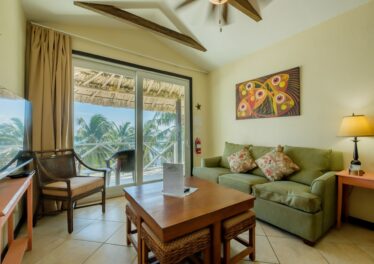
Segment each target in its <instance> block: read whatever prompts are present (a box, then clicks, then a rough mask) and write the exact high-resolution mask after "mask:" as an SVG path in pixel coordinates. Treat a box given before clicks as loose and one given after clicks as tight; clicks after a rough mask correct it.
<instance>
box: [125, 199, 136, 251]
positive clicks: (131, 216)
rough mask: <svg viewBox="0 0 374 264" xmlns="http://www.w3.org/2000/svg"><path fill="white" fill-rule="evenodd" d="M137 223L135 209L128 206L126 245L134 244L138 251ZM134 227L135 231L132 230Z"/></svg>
mask: <svg viewBox="0 0 374 264" xmlns="http://www.w3.org/2000/svg"><path fill="white" fill-rule="evenodd" d="M137 221H138V217H137V215H136V213H135V210H134V208H132V206H131V205H130V204H126V243H127V245H128V246H130V244H132V245H133V246H134V248H135V249H136V250H138V243H137V241H136V238H135V236H134V235H135V234H137V233H138V227H137ZM133 226H135V229H133V228H132V227H133Z"/></svg>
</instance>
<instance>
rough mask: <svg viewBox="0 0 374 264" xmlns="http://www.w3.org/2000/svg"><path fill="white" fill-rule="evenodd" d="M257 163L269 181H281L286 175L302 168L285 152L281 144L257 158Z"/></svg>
mask: <svg viewBox="0 0 374 264" xmlns="http://www.w3.org/2000/svg"><path fill="white" fill-rule="evenodd" d="M256 163H257V165H258V167H259V168H260V169H261V171H262V172H263V173H264V174H265V176H266V178H267V179H268V180H269V181H279V180H281V179H282V178H283V177H284V176H287V175H290V174H292V173H294V172H295V171H298V170H300V168H299V166H297V165H296V164H295V163H294V162H293V161H292V160H291V159H290V158H289V157H288V156H287V155H286V154H284V153H283V147H281V146H278V148H277V149H274V150H272V151H270V152H269V153H266V154H265V155H264V156H262V157H261V158H259V159H257V160H256Z"/></svg>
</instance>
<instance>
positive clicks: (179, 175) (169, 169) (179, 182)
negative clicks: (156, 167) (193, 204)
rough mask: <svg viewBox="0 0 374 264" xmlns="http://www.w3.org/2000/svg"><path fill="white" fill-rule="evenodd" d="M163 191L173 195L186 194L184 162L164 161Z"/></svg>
mask: <svg viewBox="0 0 374 264" xmlns="http://www.w3.org/2000/svg"><path fill="white" fill-rule="evenodd" d="M163 170H164V190H163V193H164V194H166V195H172V196H183V195H184V177H183V164H173V163H164V164H163Z"/></svg>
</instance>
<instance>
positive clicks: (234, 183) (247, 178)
mask: <svg viewBox="0 0 374 264" xmlns="http://www.w3.org/2000/svg"><path fill="white" fill-rule="evenodd" d="M266 182H269V181H268V180H267V179H266V178H265V177H261V176H256V175H251V174H240V173H232V174H224V175H221V176H219V178H218V183H219V184H221V185H223V186H226V187H230V188H233V189H236V190H239V191H242V192H245V193H252V186H253V185H255V184H261V183H266Z"/></svg>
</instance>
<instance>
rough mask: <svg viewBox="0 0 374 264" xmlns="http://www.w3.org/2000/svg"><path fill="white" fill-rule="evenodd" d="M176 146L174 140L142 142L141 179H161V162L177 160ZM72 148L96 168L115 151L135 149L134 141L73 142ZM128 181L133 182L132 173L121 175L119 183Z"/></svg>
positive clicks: (174, 161)
mask: <svg viewBox="0 0 374 264" xmlns="http://www.w3.org/2000/svg"><path fill="white" fill-rule="evenodd" d="M177 148H178V144H177V142H176V141H173V142H158V144H157V146H155V145H154V144H153V143H152V142H144V144H143V152H144V156H143V163H144V164H143V180H144V181H153V180H160V179H162V178H163V176H162V164H163V163H164V162H170V163H177V162H178V149H177ZM74 149H75V151H76V152H77V153H78V155H79V156H80V157H81V158H82V159H83V161H85V162H87V163H88V164H89V165H91V166H93V167H96V168H103V167H105V159H108V158H110V157H111V156H112V155H113V154H114V153H116V152H117V151H120V150H127V149H135V142H126V143H124V142H98V143H75V144H74ZM182 153H183V151H182ZM182 160H183V159H182ZM81 173H82V174H94V173H92V172H89V171H81ZM112 175H113V173H112ZM109 177H111V176H109ZM129 183H133V175H132V174H131V173H128V174H124V175H121V178H120V184H129ZM108 185H109V186H113V185H116V184H115V182H114V179H110V183H108Z"/></svg>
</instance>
